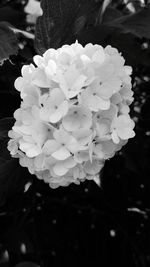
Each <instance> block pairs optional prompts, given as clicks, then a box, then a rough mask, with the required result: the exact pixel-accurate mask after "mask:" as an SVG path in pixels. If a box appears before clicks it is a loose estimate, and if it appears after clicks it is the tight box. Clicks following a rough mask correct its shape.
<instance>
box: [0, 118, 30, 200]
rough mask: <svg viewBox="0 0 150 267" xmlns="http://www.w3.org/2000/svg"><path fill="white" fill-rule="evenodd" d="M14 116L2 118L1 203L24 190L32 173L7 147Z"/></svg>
mask: <svg viewBox="0 0 150 267" xmlns="http://www.w3.org/2000/svg"><path fill="white" fill-rule="evenodd" d="M13 123H14V121H13V118H4V119H1V120H0V205H3V204H4V202H5V200H6V199H7V198H9V197H12V196H13V195H15V194H16V193H19V192H23V191H24V185H25V183H26V182H27V181H28V179H29V176H30V174H29V173H28V171H27V169H26V168H22V167H21V166H20V165H19V161H18V159H15V158H12V157H11V156H10V153H9V151H8V149H7V143H8V140H9V138H8V131H9V130H10V129H11V128H12V125H13Z"/></svg>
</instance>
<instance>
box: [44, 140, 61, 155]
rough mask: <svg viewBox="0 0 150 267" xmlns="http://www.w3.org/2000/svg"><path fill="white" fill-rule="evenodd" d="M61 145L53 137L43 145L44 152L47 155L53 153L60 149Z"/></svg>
mask: <svg viewBox="0 0 150 267" xmlns="http://www.w3.org/2000/svg"><path fill="white" fill-rule="evenodd" d="M59 147H60V145H59V144H58V143H57V142H56V141H55V140H53V139H51V140H48V141H46V143H45V144H44V146H43V149H42V150H43V153H45V154H46V155H51V154H52V153H53V152H55V151H56V150H58V149H59Z"/></svg>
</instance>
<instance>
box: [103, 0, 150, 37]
mask: <svg viewBox="0 0 150 267" xmlns="http://www.w3.org/2000/svg"><path fill="white" fill-rule="evenodd" d="M107 25H109V26H111V27H115V28H118V29H121V30H122V32H123V33H132V34H134V35H136V36H138V37H140V38H142V37H145V38H150V5H148V6H147V7H145V8H142V9H141V10H140V11H138V12H136V13H134V14H132V15H127V16H122V17H120V18H117V19H115V20H113V21H111V22H108V23H107Z"/></svg>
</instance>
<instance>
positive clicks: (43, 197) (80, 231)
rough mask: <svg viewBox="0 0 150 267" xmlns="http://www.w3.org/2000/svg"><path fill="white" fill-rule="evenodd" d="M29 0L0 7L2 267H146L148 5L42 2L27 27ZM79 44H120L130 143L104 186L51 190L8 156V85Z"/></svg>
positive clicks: (13, 105)
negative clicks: (38, 62)
mask: <svg viewBox="0 0 150 267" xmlns="http://www.w3.org/2000/svg"><path fill="white" fill-rule="evenodd" d="M27 2H28V1H24V2H23V1H21V0H13V1H11V0H2V1H1V2H0V62H1V64H3V65H2V66H0V84H1V87H0V118H1V120H0V207H1V208H0V229H1V230H0V254H1V260H0V267H8V266H15V265H16V264H19V265H17V266H16V267H23V266H24V267H25V266H28V267H30V266H31V267H32V266H33V267H34V266H36V264H34V263H32V262H36V263H37V264H38V265H40V266H44V267H45V266H46V267H47V266H62V265H66V266H71V267H74V266H78V265H81V264H82V265H83V266H99V265H100V264H101V266H110V264H111V265H112V263H113V265H116V266H121V267H126V266H135V267H136V266H142V267H145V266H149V264H150V250H149V247H150V227H149V224H150V206H149V192H150V180H149V176H150V165H149V160H150V152H149V151H150V117H149V114H150V90H149V89H150V40H149V39H150V3H149V1H140V0H139V1H123V0H117V1H116V0H112V1H110V0H109V1H108V0H105V1H102V0H86V1H85V0H42V2H41V7H42V9H43V15H42V16H40V17H39V18H38V19H37V22H36V25H34V23H32V22H31V21H30V22H29V21H27V14H26V13H25V11H24V9H25V6H26V4H27ZM30 34H31V35H30ZM34 34H35V40H33V35H34ZM76 39H77V40H78V41H79V42H80V43H81V44H82V45H85V44H87V43H89V42H92V43H93V44H94V43H97V44H100V45H102V46H106V45H107V44H110V45H112V46H114V47H117V48H118V50H119V51H120V52H122V54H123V56H124V57H125V58H126V64H128V65H131V66H132V67H133V70H134V72H133V77H132V78H133V87H134V94H135V101H134V104H133V105H132V117H133V118H134V120H135V122H136V137H135V138H134V140H132V141H130V142H129V143H128V145H127V146H126V148H124V149H123V150H122V151H121V152H120V153H119V154H118V155H116V156H115V158H114V159H112V160H110V161H107V162H106V164H105V167H104V170H103V173H102V175H101V184H102V187H101V189H99V188H98V187H97V186H96V184H94V183H93V182H85V183H84V184H83V185H81V187H80V188H77V187H76V186H75V185H71V186H69V187H68V188H62V189H57V190H56V191H53V190H51V189H50V188H49V187H47V185H45V184H44V183H43V182H41V181H38V180H37V179H36V178H35V177H34V176H31V175H30V174H29V173H28V172H27V170H26V169H24V168H21V167H20V166H19V164H18V161H17V159H12V158H11V157H10V156H9V152H8V151H7V146H6V145H7V141H8V137H7V132H8V130H9V129H10V128H11V126H12V124H13V118H12V114H13V112H14V110H15V109H17V108H18V107H19V105H20V99H19V95H18V93H17V92H16V91H15V90H14V87H13V84H14V80H15V79H16V78H17V77H18V76H19V75H20V69H21V67H22V65H23V64H26V63H27V64H28V63H30V62H32V57H33V55H35V54H36V53H38V54H42V53H43V52H44V51H45V50H47V49H48V48H49V47H53V48H58V47H60V46H62V45H63V44H65V43H68V44H71V43H72V42H74V41H75V40H76ZM8 58H9V60H7V59H8ZM81 251H82V253H81ZM21 262H24V263H21ZM25 262H26V263H25ZM29 262H30V263H29Z"/></svg>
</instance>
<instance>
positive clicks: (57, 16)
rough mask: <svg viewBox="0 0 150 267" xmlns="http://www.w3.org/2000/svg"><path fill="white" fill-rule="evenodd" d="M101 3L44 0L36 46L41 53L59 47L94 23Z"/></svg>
mask: <svg viewBox="0 0 150 267" xmlns="http://www.w3.org/2000/svg"><path fill="white" fill-rule="evenodd" d="M99 6H100V3H99V2H97V1H91V0H86V1H85V0H42V2H41V7H42V9H43V15H42V16H41V17H39V18H38V20H37V23H36V32H35V48H36V50H37V52H38V53H39V54H42V53H43V52H45V51H46V50H47V49H48V48H50V47H52V48H58V47H60V46H61V45H63V44H65V43H66V41H67V40H68V39H69V38H70V36H76V34H77V33H79V32H80V31H81V30H83V29H84V28H85V27H87V26H88V25H89V24H92V23H94V21H95V18H96V14H97V13H98V10H99Z"/></svg>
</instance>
